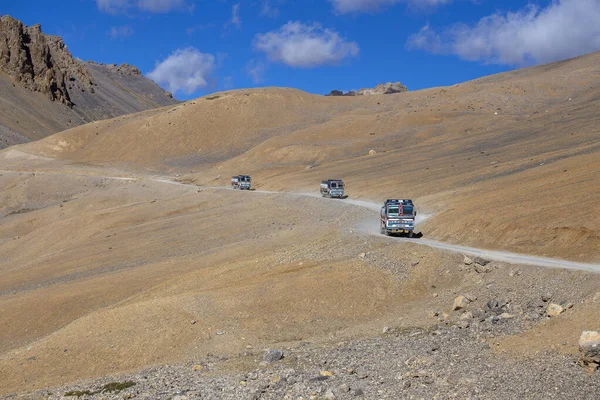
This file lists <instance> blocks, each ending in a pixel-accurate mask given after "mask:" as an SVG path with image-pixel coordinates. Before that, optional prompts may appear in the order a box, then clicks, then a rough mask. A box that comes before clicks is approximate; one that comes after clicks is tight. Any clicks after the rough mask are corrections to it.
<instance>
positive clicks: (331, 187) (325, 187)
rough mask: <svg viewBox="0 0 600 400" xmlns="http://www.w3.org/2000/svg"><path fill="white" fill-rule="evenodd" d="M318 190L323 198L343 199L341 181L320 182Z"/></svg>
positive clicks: (342, 183) (342, 184)
mask: <svg viewBox="0 0 600 400" xmlns="http://www.w3.org/2000/svg"><path fill="white" fill-rule="evenodd" d="M320 190H321V196H323V197H337V198H339V199H341V198H342V197H344V182H342V180H341V179H328V180H326V181H322V182H321V186H320Z"/></svg>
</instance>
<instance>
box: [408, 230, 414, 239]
mask: <svg viewBox="0 0 600 400" xmlns="http://www.w3.org/2000/svg"><path fill="white" fill-rule="evenodd" d="M414 236H415V235H414V233H413V231H410V232H408V237H409V238H411V239H412V238H413V237H414Z"/></svg>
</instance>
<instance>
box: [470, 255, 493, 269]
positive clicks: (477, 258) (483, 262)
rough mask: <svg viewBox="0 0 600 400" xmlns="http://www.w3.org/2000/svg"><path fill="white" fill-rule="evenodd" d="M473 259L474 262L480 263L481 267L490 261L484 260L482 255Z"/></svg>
mask: <svg viewBox="0 0 600 400" xmlns="http://www.w3.org/2000/svg"><path fill="white" fill-rule="evenodd" d="M473 261H475V264H477V265H481V266H482V267H485V266H486V265H488V264H489V263H490V260H486V259H485V258H482V257H475V259H474V260H473Z"/></svg>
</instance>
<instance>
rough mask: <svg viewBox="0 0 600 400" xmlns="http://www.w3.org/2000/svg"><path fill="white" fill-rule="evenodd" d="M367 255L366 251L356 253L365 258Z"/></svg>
mask: <svg viewBox="0 0 600 400" xmlns="http://www.w3.org/2000/svg"><path fill="white" fill-rule="evenodd" d="M366 256H367V253H360V254H359V255H358V258H365V257H366Z"/></svg>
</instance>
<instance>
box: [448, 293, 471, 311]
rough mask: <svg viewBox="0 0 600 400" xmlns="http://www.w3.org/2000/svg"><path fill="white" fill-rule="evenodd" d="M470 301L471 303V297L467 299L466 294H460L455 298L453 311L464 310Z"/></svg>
mask: <svg viewBox="0 0 600 400" xmlns="http://www.w3.org/2000/svg"><path fill="white" fill-rule="evenodd" d="M469 303H470V301H469V299H467V298H466V297H465V296H458V297H457V298H455V299H454V304H453V305H452V311H456V310H462V309H463V308H465V307H466V306H468V305H469Z"/></svg>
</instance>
